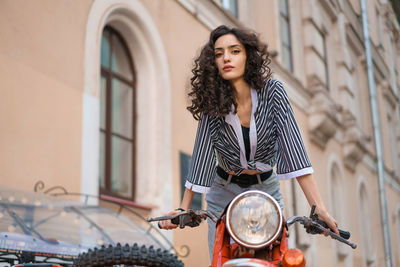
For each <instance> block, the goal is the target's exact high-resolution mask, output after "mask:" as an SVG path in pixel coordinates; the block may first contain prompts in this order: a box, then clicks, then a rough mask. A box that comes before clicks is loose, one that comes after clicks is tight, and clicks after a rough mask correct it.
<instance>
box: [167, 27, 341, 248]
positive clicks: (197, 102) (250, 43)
mask: <svg viewBox="0 0 400 267" xmlns="http://www.w3.org/2000/svg"><path fill="white" fill-rule="evenodd" d="M270 62H271V60H270V58H269V53H268V52H267V47H266V45H265V44H262V43H261V42H260V41H259V40H258V38H257V35H256V34H254V33H252V32H249V31H245V30H241V29H237V28H229V27H227V26H220V27H218V28H216V29H215V30H213V31H212V32H211V35H210V40H209V42H208V43H207V44H206V45H205V46H204V47H203V49H202V51H201V53H200V56H199V57H198V58H197V59H196V60H195V67H194V68H193V70H192V73H193V77H192V79H191V85H192V91H191V92H190V93H189V97H190V98H191V101H192V104H191V106H189V107H188V110H189V111H190V112H191V113H192V114H193V116H194V118H195V119H196V120H199V125H198V130H197V136H196V141H195V145H194V150H193V155H192V162H191V167H190V172H189V176H188V177H187V181H186V189H185V193H184V196H183V200H182V203H181V206H180V209H189V208H190V205H191V202H192V199H193V196H194V193H195V192H199V193H206V194H207V196H206V200H207V210H209V211H211V212H212V213H214V214H215V215H216V216H218V217H219V215H220V214H221V213H222V211H223V210H224V208H225V206H226V205H227V204H228V203H229V202H230V201H231V200H232V199H233V198H234V197H235V196H236V195H238V194H240V193H242V192H243V191H246V190H249V189H259V190H262V191H265V192H267V193H268V194H270V195H271V196H273V197H274V198H275V199H276V200H277V201H278V203H279V204H280V206H281V208H282V209H283V202H282V194H281V192H280V184H279V180H282V179H290V178H297V181H298V182H299V184H300V187H301V188H302V190H303V192H304V194H305V196H306V198H307V200H308V203H309V204H310V206H311V205H316V206H317V208H316V213H317V214H318V216H319V218H320V219H322V220H324V221H325V222H326V223H327V224H328V226H329V227H330V228H331V229H332V230H333V231H334V232H335V233H338V230H337V223H336V221H335V220H334V219H333V218H332V217H331V216H330V215H329V213H328V212H327V210H326V208H325V205H324V203H323V202H322V199H321V197H320V194H319V192H318V189H317V187H316V184H315V182H314V179H313V177H312V175H311V174H312V173H313V169H312V167H311V163H310V161H309V158H308V156H307V152H306V150H305V148H304V144H303V140H302V138H301V135H300V132H299V129H298V126H297V123H296V120H295V118H294V115H293V111H292V108H291V106H290V103H289V99H288V96H287V94H286V92H285V90H284V88H283V86H282V84H281V83H280V82H279V81H276V80H272V79H271V78H270V77H271V70H270V68H269V66H268V65H269V63H270ZM217 163H218V164H217ZM275 165H276V174H275V172H274V171H273V167H274V166H275ZM175 212H177V211H171V212H170V213H168V214H173V213H175ZM159 226H160V227H161V228H163V229H174V228H176V227H177V225H175V224H172V223H171V221H170V220H168V221H162V222H160V223H159ZM214 234H215V224H214V223H213V222H212V221H211V220H208V242H209V248H210V255H212V248H213V244H214Z"/></svg>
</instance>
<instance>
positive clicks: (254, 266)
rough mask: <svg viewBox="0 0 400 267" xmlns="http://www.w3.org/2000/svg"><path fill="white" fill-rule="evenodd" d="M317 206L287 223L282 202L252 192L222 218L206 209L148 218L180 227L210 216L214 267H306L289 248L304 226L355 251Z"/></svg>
mask: <svg viewBox="0 0 400 267" xmlns="http://www.w3.org/2000/svg"><path fill="white" fill-rule="evenodd" d="M315 208H316V207H315V206H313V207H312V208H311V214H310V216H309V217H306V216H293V217H291V218H289V219H288V220H286V221H285V220H284V218H283V214H282V211H281V208H280V206H279V204H278V202H277V201H276V200H275V199H274V198H273V197H271V196H270V195H269V194H267V193H265V192H262V191H258V190H250V191H246V192H243V193H241V194H239V195H238V196H236V197H235V198H234V199H233V200H232V201H231V202H230V203H229V204H228V206H227V207H226V209H225V211H224V212H223V213H222V215H221V217H220V218H216V217H215V216H214V215H213V214H211V213H209V212H208V211H204V210H190V209H189V210H185V211H182V212H179V213H176V214H173V215H169V216H161V217H157V218H148V221H149V222H154V221H162V220H171V222H172V223H174V224H177V225H179V227H180V228H184V227H186V226H189V227H196V226H198V225H199V224H200V223H201V222H202V221H203V220H205V219H206V218H207V217H208V218H210V219H211V220H213V221H214V222H215V223H216V233H215V241H214V250H213V259H212V263H211V267H234V266H236V267H239V266H247V267H278V266H283V267H289V266H290V267H302V266H305V264H306V259H305V257H304V255H303V253H302V252H301V251H300V250H299V249H296V248H289V246H288V229H289V227H290V226H292V225H294V224H295V223H300V224H302V225H303V226H304V228H305V229H306V232H307V233H309V234H324V235H326V236H330V237H332V238H333V239H335V240H337V241H339V242H342V243H345V244H347V245H349V246H350V247H352V248H353V249H355V248H356V247H357V245H356V244H354V243H351V242H349V241H348V239H349V238H350V232H348V231H343V230H340V229H339V233H340V235H337V234H336V233H334V232H332V231H331V230H330V229H329V228H328V227H327V224H326V223H325V222H324V221H322V220H319V219H318V215H317V214H315Z"/></svg>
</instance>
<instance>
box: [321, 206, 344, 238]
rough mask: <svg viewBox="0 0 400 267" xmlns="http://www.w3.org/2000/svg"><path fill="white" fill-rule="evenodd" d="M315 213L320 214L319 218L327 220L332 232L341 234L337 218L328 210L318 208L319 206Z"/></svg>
mask: <svg viewBox="0 0 400 267" xmlns="http://www.w3.org/2000/svg"><path fill="white" fill-rule="evenodd" d="M315 213H316V214H317V215H318V219H320V220H322V221H324V222H326V224H327V225H328V227H329V228H330V229H331V230H332V232H334V233H335V234H337V235H339V230H338V224H337V222H336V220H335V219H334V218H333V217H332V216H331V215H330V214H329V213H328V212H327V211H326V210H321V209H318V207H317V208H316V210H315ZM324 235H325V236H328V234H327V233H324Z"/></svg>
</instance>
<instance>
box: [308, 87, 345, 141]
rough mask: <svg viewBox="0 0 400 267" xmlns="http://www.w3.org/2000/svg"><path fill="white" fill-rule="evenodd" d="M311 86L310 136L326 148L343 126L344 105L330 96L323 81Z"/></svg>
mask: <svg viewBox="0 0 400 267" xmlns="http://www.w3.org/2000/svg"><path fill="white" fill-rule="evenodd" d="M313 82H318V83H319V81H318V80H314V81H311V83H313ZM309 88H310V90H311V92H312V99H311V104H310V109H309V114H310V116H309V119H308V124H309V127H310V137H311V140H312V141H313V142H314V143H316V144H317V145H318V146H319V147H321V148H322V149H324V148H325V147H326V144H327V143H328V141H329V140H330V139H331V138H332V137H334V136H335V133H336V131H337V130H338V129H339V128H340V126H341V123H340V112H341V111H342V107H341V106H340V105H338V104H336V103H335V102H334V101H333V100H332V99H331V98H330V97H329V95H328V92H327V90H326V88H325V86H323V85H322V84H321V83H319V84H316V85H314V86H311V87H309Z"/></svg>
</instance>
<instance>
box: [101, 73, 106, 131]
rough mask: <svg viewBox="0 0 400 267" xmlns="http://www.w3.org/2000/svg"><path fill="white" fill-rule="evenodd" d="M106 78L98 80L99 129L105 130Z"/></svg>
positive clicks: (102, 77)
mask: <svg viewBox="0 0 400 267" xmlns="http://www.w3.org/2000/svg"><path fill="white" fill-rule="evenodd" d="M106 81H107V80H106V78H105V77H104V76H101V78H100V128H101V129H103V130H104V129H106V86H107V85H106Z"/></svg>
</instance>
